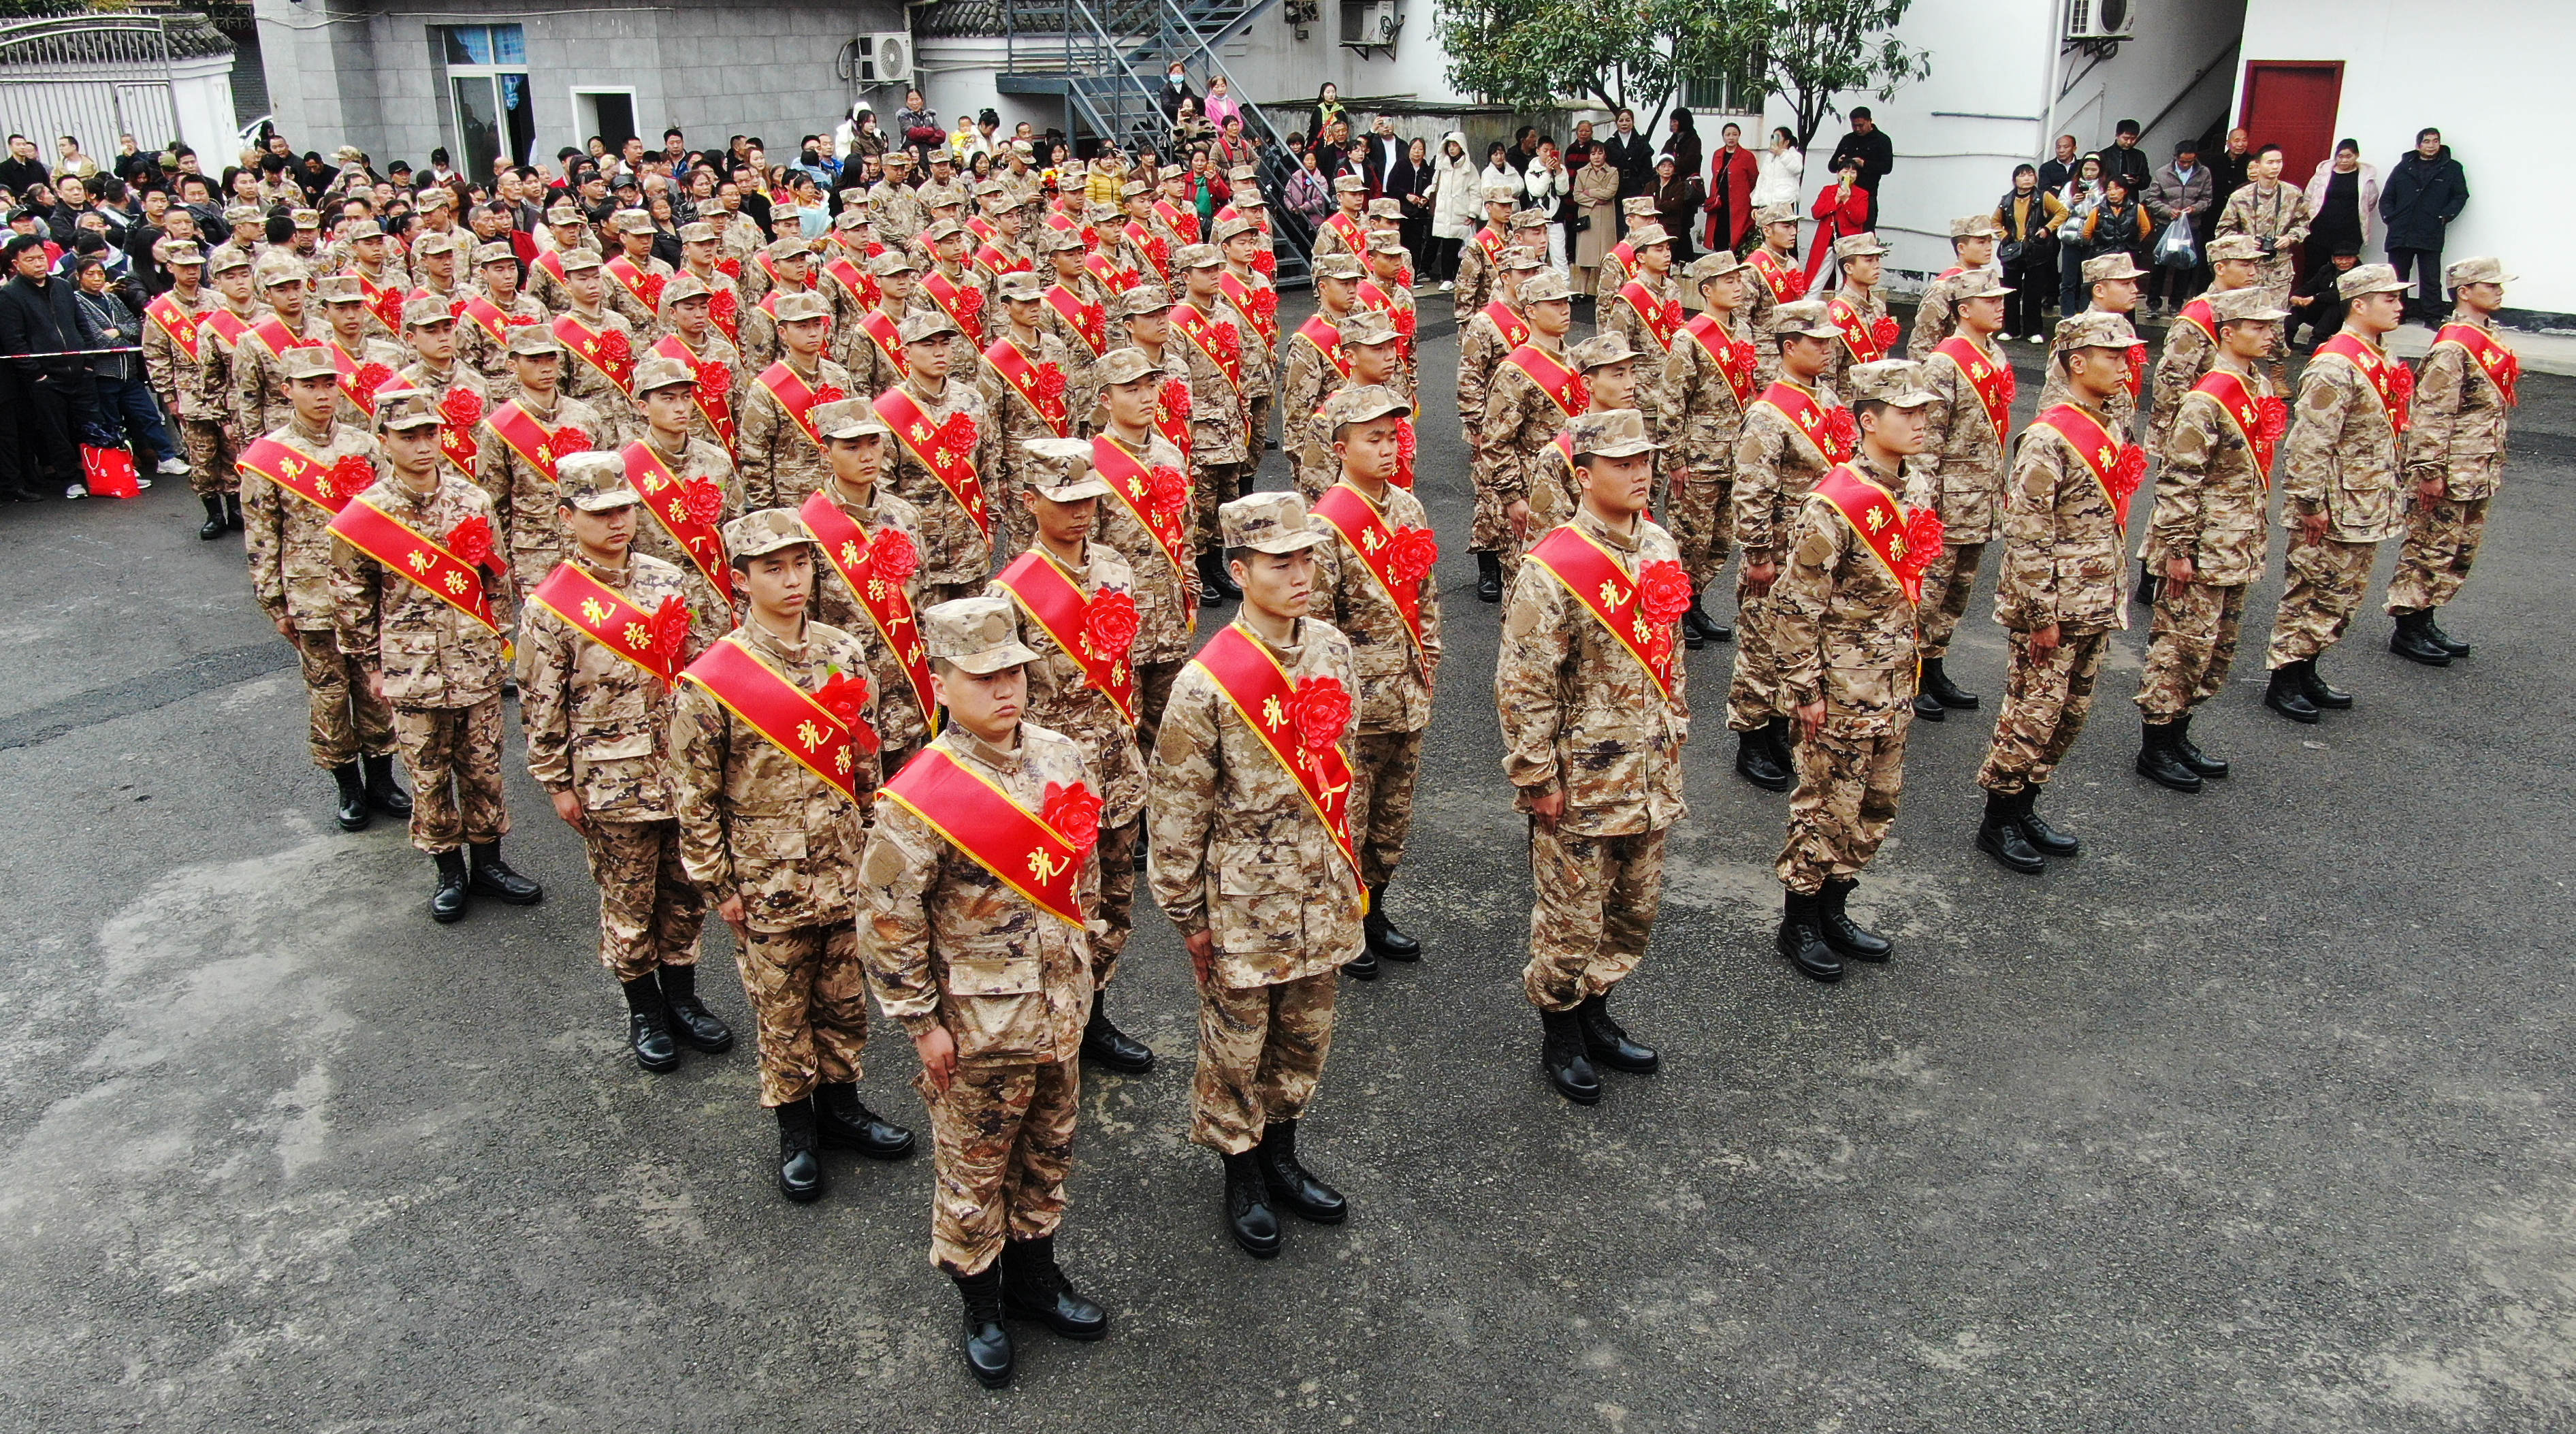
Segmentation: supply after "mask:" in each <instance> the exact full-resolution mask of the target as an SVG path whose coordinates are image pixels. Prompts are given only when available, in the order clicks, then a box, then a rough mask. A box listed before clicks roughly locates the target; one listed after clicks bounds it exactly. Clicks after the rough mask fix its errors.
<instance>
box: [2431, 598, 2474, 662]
mask: <svg viewBox="0 0 2576 1434" xmlns="http://www.w3.org/2000/svg"><path fill="white" fill-rule="evenodd" d="M2438 613H2439V609H2436V608H2429V607H2428V608H2426V609H2424V635H2425V636H2426V637H2429V638H2431V639H2433V645H2434V646H2435V647H2438V648H2440V649H2442V650H2443V651H2444V652H2447V653H2449V654H2451V655H2452V656H2453V657H2466V656H2468V655H2469V654H2470V653H2472V652H2474V651H2476V650H2477V649H2476V648H2474V647H2471V646H2470V645H2469V644H2467V643H2465V642H2462V641H2460V640H2459V639H2458V638H2456V637H2453V636H2451V635H2450V634H2449V633H2447V632H2444V631H2442V619H2441V618H2440V617H2439V616H2438V615H2437V614H2438Z"/></svg>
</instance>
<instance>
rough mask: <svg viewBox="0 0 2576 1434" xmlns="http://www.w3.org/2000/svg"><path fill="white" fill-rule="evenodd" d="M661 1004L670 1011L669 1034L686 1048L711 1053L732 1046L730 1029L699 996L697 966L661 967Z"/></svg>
mask: <svg viewBox="0 0 2576 1434" xmlns="http://www.w3.org/2000/svg"><path fill="white" fill-rule="evenodd" d="M662 1006H663V1009H664V1010H665V1011H667V1012H668V1013H669V1018H670V1022H671V1034H672V1035H674V1036H677V1037H678V1038H679V1039H680V1041H681V1042H682V1044H684V1045H686V1046H688V1048H689V1049H691V1050H693V1051H704V1052H705V1053H706V1054H708V1055H711V1056H714V1055H722V1054H724V1053H725V1052H726V1051H729V1050H732V1049H733V1028H732V1027H731V1026H728V1025H726V1024H725V1023H724V1022H722V1021H719V1020H717V1019H716V1016H715V1012H713V1011H710V1010H708V1009H707V1008H706V1005H705V1003H703V1002H701V1001H700V1000H699V999H698V968H697V967H695V966H665V967H663V968H662Z"/></svg>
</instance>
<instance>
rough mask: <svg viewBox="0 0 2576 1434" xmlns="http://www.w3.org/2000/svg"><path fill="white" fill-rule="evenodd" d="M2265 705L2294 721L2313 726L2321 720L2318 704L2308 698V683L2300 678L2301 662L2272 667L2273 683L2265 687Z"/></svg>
mask: <svg viewBox="0 0 2576 1434" xmlns="http://www.w3.org/2000/svg"><path fill="white" fill-rule="evenodd" d="M2263 705H2264V706H2266V707H2269V708H2271V709H2272V710H2273V711H2275V712H2278V713H2280V714H2281V715H2282V716H2284V717H2287V718H2289V719H2290V720H2291V721H2293V722H2304V723H2306V724H2308V725H2309V726H2311V727H2313V726H2315V725H2316V724H2317V722H2318V721H2319V718H2318V717H2317V704H2315V703H2313V702H2310V701H2309V700H2308V687H2307V684H2306V683H2304V682H2301V681H2300V680H2299V664H2298V663H2295V662H2285V663H2282V664H2281V665H2280V666H2278V667H2275V668H2273V669H2272V685H2271V686H2269V687H2266V688H2264V689H2263Z"/></svg>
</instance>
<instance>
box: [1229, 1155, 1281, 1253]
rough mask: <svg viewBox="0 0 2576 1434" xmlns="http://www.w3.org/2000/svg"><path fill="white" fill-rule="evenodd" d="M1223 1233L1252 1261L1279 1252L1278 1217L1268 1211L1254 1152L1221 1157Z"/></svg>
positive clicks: (1266, 1188)
mask: <svg viewBox="0 0 2576 1434" xmlns="http://www.w3.org/2000/svg"><path fill="white" fill-rule="evenodd" d="M1225 1230H1226V1233H1227V1234H1229V1235H1232V1236H1233V1237H1234V1242H1235V1243H1236V1244H1238V1245H1241V1246H1242V1247H1243V1252H1244V1253H1245V1254H1247V1255H1250V1256H1251V1257H1253V1258H1254V1259H1256V1260H1266V1259H1269V1258H1270V1257H1271V1256H1273V1255H1276V1254H1278V1253H1279V1217H1278V1216H1277V1215H1274V1214H1272V1213H1271V1212H1270V1185H1269V1182H1268V1181H1267V1180H1265V1179H1264V1178H1263V1177H1262V1174H1261V1152H1260V1151H1259V1150H1258V1149H1254V1150H1246V1151H1244V1152H1242V1153H1241V1154H1238V1155H1229V1156H1227V1157H1225Z"/></svg>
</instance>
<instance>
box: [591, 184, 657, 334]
mask: <svg viewBox="0 0 2576 1434" xmlns="http://www.w3.org/2000/svg"><path fill="white" fill-rule="evenodd" d="M609 231H610V232H611V233H612V234H614V235H616V236H617V243H618V247H619V249H620V251H621V253H620V257H622V258H624V259H625V260H626V262H627V263H629V264H632V265H634V266H635V269H636V272H637V273H639V274H642V275H643V276H644V288H645V291H646V293H647V294H651V293H653V292H654V291H655V289H656V285H655V282H654V281H655V280H659V281H661V283H662V284H663V285H668V284H669V283H670V282H671V275H672V270H671V266H670V265H668V264H665V263H663V262H662V261H661V260H659V259H656V258H654V257H653V216H652V215H650V214H647V213H645V212H644V211H643V210H641V209H621V210H619V211H617V217H616V218H615V219H613V220H611V221H610V222H609ZM599 277H600V283H601V285H602V286H603V288H604V295H603V297H604V298H605V299H606V300H607V306H608V310H609V312H611V313H613V314H615V315H617V316H618V317H619V318H621V319H624V320H625V321H626V327H627V329H628V330H629V331H630V332H631V333H632V335H633V337H634V341H635V349H636V352H638V353H641V352H643V351H644V348H645V346H646V345H649V344H651V343H652V342H653V340H655V339H658V338H660V337H661V336H662V305H661V301H660V300H659V298H658V297H657V298H655V299H654V301H653V302H651V303H647V302H645V298H644V296H643V295H638V294H637V293H636V292H635V291H634V290H632V289H629V288H628V287H626V284H625V282H624V281H623V280H620V279H619V278H618V277H617V276H616V275H614V274H610V273H608V272H607V270H606V269H605V268H604V267H603V268H602V269H601V271H600V276H599Z"/></svg>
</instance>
